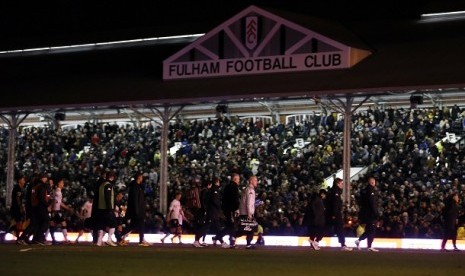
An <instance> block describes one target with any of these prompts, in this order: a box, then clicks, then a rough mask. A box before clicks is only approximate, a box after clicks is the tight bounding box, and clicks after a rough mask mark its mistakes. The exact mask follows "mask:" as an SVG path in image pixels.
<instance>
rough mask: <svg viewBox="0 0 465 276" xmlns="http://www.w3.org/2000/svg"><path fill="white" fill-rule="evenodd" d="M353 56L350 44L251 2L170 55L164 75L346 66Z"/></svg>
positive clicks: (176, 76) (184, 76) (187, 76)
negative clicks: (340, 41)
mask: <svg viewBox="0 0 465 276" xmlns="http://www.w3.org/2000/svg"><path fill="white" fill-rule="evenodd" d="M352 50H354V49H352ZM350 56H351V48H350V47H348V46H346V45H343V44H341V43H339V42H337V41H334V40H332V39H329V38H327V37H324V36H322V35H320V34H318V33H316V32H313V31H311V30H309V29H306V28H304V27H302V26H300V25H297V24H295V23H293V22H290V21H288V20H286V19H283V18H281V17H279V16H276V15H274V14H272V13H270V12H267V11H265V10H263V9H260V8H258V7H255V6H250V7H248V8H247V9H245V10H243V11H242V12H240V13H239V14H237V15H236V16H234V17H232V18H231V19H229V20H228V21H226V22H224V23H223V24H221V25H220V26H218V27H216V28H215V29H213V30H212V31H210V32H208V33H207V34H205V35H204V36H202V37H200V38H198V39H197V40H196V41H194V42H193V43H191V44H190V45H188V46H187V47H185V48H183V49H182V50H180V51H179V52H177V53H176V54H174V55H172V56H171V57H169V58H168V59H166V60H165V61H164V62H163V79H164V80H171V79H192V78H206V77H216V76H235V75H249V74H266V73H277V72H297V71H314V70H328V69H341V68H349V67H350V65H353V64H354V62H351V61H350Z"/></svg>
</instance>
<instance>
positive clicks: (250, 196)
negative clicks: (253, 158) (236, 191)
mask: <svg viewBox="0 0 465 276" xmlns="http://www.w3.org/2000/svg"><path fill="white" fill-rule="evenodd" d="M257 185H258V180H257V177H256V176H255V175H252V176H250V177H249V185H248V186H247V188H245V190H243V191H242V194H241V199H240V203H239V215H240V217H241V218H242V219H247V220H248V221H253V219H254V214H255V188H257ZM253 233H254V231H253V230H252V229H250V231H244V232H242V233H238V234H239V235H241V234H245V235H246V241H247V245H246V247H245V248H246V249H252V248H253V246H252V244H251V242H252V239H253Z"/></svg>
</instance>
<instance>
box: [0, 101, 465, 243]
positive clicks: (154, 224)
mask: <svg viewBox="0 0 465 276" xmlns="http://www.w3.org/2000/svg"><path fill="white" fill-rule="evenodd" d="M464 115H465V113H463V110H461V109H460V108H459V107H457V106H453V107H444V108H441V109H439V108H424V109H403V108H399V109H394V108H386V109H385V110H380V109H378V108H373V109H372V108H368V109H366V110H363V111H359V112H356V113H354V114H353V116H352V126H351V130H352V131H351V165H352V166H358V167H365V168H367V175H368V174H369V175H374V176H375V177H376V179H377V181H378V191H379V193H380V196H381V198H382V200H381V201H380V202H381V203H380V204H382V205H381V206H380V209H381V210H382V214H381V224H380V228H379V230H378V236H383V237H396V238H403V237H406V238H441V235H442V227H441V223H440V211H441V208H442V207H443V206H444V204H443V200H444V198H445V197H446V196H447V195H448V194H449V193H450V192H452V191H456V192H459V194H460V198H461V199H462V200H464V199H465V154H464V150H463V145H462V142H460V141H459V142H455V141H451V142H448V141H445V142H441V141H442V140H443V138H444V137H446V133H452V132H456V133H457V135H458V136H460V135H462V134H463V120H462V119H463V118H464V117H465V116H464ZM457 122H459V125H457ZM343 125H344V121H343V118H342V116H336V115H335V114H329V113H328V115H324V112H322V113H321V114H317V113H315V114H312V115H311V116H309V117H308V119H307V120H304V121H298V120H290V121H289V122H288V123H267V122H266V121H264V120H261V119H260V118H259V117H257V118H255V119H250V118H249V119H241V118H239V117H237V116H228V115H226V116H225V115H223V114H219V115H217V116H216V117H214V118H211V119H207V120H192V121H185V120H184V121H183V120H179V119H178V120H175V121H173V122H171V123H170V125H169V133H168V138H169V147H173V146H175V143H181V145H182V146H181V147H180V149H179V150H178V151H177V152H176V153H175V154H172V155H169V158H168V163H169V169H168V171H169V181H168V183H167V185H168V191H169V192H168V194H169V195H168V197H169V198H168V201H169V200H171V199H172V198H173V197H174V194H175V192H176V191H182V192H183V193H187V192H188V191H189V189H191V188H192V187H194V186H201V185H203V184H204V183H206V182H208V181H211V180H212V178H213V177H215V176H217V177H219V178H220V179H221V181H222V184H223V185H225V184H226V183H227V182H228V181H229V176H230V175H231V173H232V172H238V173H240V174H241V175H242V176H243V177H242V180H244V182H243V183H242V184H243V185H242V186H245V179H246V177H247V176H248V175H250V174H254V175H257V176H258V180H259V186H258V188H257V195H258V197H259V199H260V200H261V201H263V202H264V204H262V205H260V206H259V207H258V208H257V212H256V216H257V219H258V220H259V222H260V223H261V225H262V226H263V228H264V232H265V235H306V230H305V226H304V225H302V220H303V212H304V210H305V206H306V204H307V197H308V196H309V194H310V193H312V192H315V191H318V190H319V189H320V188H322V185H325V184H324V183H325V178H328V177H331V176H332V175H334V174H335V173H336V172H337V171H338V170H340V169H341V168H342V163H343V158H342V156H343V155H342V150H343V135H342V131H343ZM160 137H161V128H160V127H158V126H156V125H152V124H146V125H144V126H134V125H132V124H128V125H126V126H122V125H117V124H113V123H111V124H110V123H103V124H92V123H85V124H83V125H79V126H77V127H75V128H71V129H69V128H66V129H59V130H56V129H52V128H49V127H28V128H20V129H19V132H18V136H17V145H16V162H15V164H14V165H15V175H19V174H24V175H26V176H27V177H28V178H29V179H31V178H32V177H33V175H34V174H35V173H39V172H44V171H46V172H49V173H50V175H51V176H52V177H54V176H63V177H65V179H67V183H66V185H65V188H64V190H63V195H64V199H63V200H64V201H65V202H67V204H69V205H72V206H74V208H75V209H78V208H79V207H80V205H81V204H82V203H83V202H84V201H85V199H86V198H87V197H91V196H92V193H91V191H92V185H93V183H94V181H95V180H96V179H97V177H98V176H99V175H100V173H101V172H102V170H114V171H115V172H117V180H116V183H115V185H116V190H122V191H124V190H125V187H126V184H127V183H129V181H130V178H131V176H132V175H133V174H134V173H135V172H137V171H140V172H143V173H144V183H145V194H146V196H147V202H148V203H149V206H148V208H147V210H148V215H147V218H148V221H147V227H146V229H147V231H148V232H157V231H159V228H160V227H161V225H160V221H159V219H158V216H156V215H155V214H156V213H157V212H158V211H159V185H160V183H159V165H160V151H159V144H160ZM296 139H303V141H304V142H305V143H304V144H303V147H302V148H300V147H296V146H295V143H296ZM7 140H8V129H5V128H0V169H1V170H0V199H1V203H0V221H2V222H3V224H4V225H7V224H8V223H7V222H8V219H7V218H8V210H7V208H6V207H5V181H6V163H7V144H8V141H7ZM327 184H332V183H327ZM365 185H366V178H365V177H364V176H361V177H360V178H359V179H358V180H354V181H352V182H351V183H350V186H351V200H350V205H349V206H347V209H346V225H345V228H346V231H347V235H348V236H354V235H355V232H356V231H355V230H356V228H357V226H358V220H357V211H358V204H357V199H358V195H359V192H360V189H361V188H363V187H364V186H365ZM183 198H184V199H185V198H187V197H183ZM461 204H462V207H465V205H463V201H461ZM187 211H188V210H187ZM461 218H462V220H463V216H462V217H461ZM71 219H72V218H71ZM72 225H73V223H72V221H71V223H70V226H69V228H70V230H71V231H72ZM185 230H186V231H189V230H190V229H189V226H188V225H186V229H185Z"/></svg>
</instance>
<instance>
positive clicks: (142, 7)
mask: <svg viewBox="0 0 465 276" xmlns="http://www.w3.org/2000/svg"><path fill="white" fill-rule="evenodd" d="M438 1H440V2H441V3H443V4H442V5H443V6H444V3H449V2H451V3H452V2H457V1H456V0H435V1H427V0H409V1H405V0H402V1H401V0H391V1H386V2H380V1H371V2H369V1H358V0H352V1H330V0H328V1H321V0H319V1H314V0H262V1H245V0H235V1H190V2H189V1H177V0H170V1H158V0H156V1H151V2H150V3H148V2H147V1H144V2H143V4H138V3H137V2H135V1H125V2H123V3H121V2H120V1H108V0H99V1H95V0H93V1H88V0H80V1H36V2H29V1H27V2H26V1H2V3H1V4H0V37H1V39H0V50H5V49H12V48H13V49H14V48H23V47H26V48H27V47H34V46H35V47H39V46H52V45H54V44H64V43H65V42H66V41H70V42H71V43H79V42H80V41H82V42H89V41H93V42H96V41H99V40H100V41H101V40H107V39H111V38H113V37H115V38H116V36H115V34H121V36H125V35H126V33H129V34H130V33H133V34H134V32H136V33H137V32H139V33H140V35H144V34H150V32H152V33H155V32H160V30H163V29H167V30H169V29H170V28H171V29H172V30H175V29H176V27H179V26H186V25H196V24H208V23H209V22H212V23H210V25H211V26H212V27H214V26H215V25H214V24H219V23H221V22H223V21H224V20H226V19H228V18H230V17H231V16H233V15H234V14H236V13H237V12H239V11H241V10H242V9H244V8H246V7H247V6H249V5H251V4H255V5H258V6H262V7H269V8H276V9H282V10H287V11H293V12H300V13H304V14H308V15H312V16H318V17H326V18H333V19H337V20H354V19H357V18H365V19H366V18H374V19H375V18H376V19H380V18H393V17H412V16H415V15H417V14H418V13H419V12H420V10H421V9H424V8H425V7H426V6H431V4H430V2H438ZM5 2H6V3H5ZM10 2H11V3H10ZM186 2H188V3H186ZM341 2H342V3H341ZM212 24H213V25H212ZM167 32H168V31H167ZM172 32H173V33H175V32H176V31H172ZM134 36H135V34H134Z"/></svg>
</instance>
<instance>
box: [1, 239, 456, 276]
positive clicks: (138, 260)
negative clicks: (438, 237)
mask: <svg viewBox="0 0 465 276" xmlns="http://www.w3.org/2000/svg"><path fill="white" fill-rule="evenodd" d="M0 262H1V264H0V275H8V276H9V275H80V276H84V275H167V276H168V275H170V276H173V275H201V276H209V275H215V276H218V275H219V276H228V275H234V276H243V275H257V276H258V275H266V276H272V275H279V276H294V275H357V276H362V275H395V276H399V275H409V276H410V275H463V274H464V273H465V252H439V251H436V250H431V251H430V250H381V251H380V252H368V251H353V252H341V251H339V250H337V249H334V248H322V249H321V250H320V251H311V250H310V249H309V248H308V247H268V246H267V247H259V248H257V249H254V250H246V249H244V247H241V248H240V249H222V248H219V247H213V246H209V247H207V248H194V247H192V246H191V245H190V244H189V245H154V246H151V247H138V246H135V245H129V246H126V247H95V246H91V245H88V244H85V245H82V244H79V245H58V246H40V245H31V246H20V245H16V244H0Z"/></svg>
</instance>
